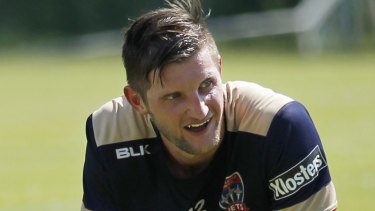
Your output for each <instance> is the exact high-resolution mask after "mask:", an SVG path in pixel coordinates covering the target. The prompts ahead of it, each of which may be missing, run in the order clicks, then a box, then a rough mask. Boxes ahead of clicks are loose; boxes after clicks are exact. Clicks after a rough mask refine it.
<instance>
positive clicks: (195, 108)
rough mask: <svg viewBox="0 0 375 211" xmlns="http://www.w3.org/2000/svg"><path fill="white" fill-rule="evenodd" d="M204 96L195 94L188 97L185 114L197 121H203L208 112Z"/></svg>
mask: <svg viewBox="0 0 375 211" xmlns="http://www.w3.org/2000/svg"><path fill="white" fill-rule="evenodd" d="M205 97H206V96H205V95H202V94H200V93H195V94H194V95H192V96H191V97H190V100H189V103H188V104H187V114H188V115H189V116H190V117H192V118H195V119H197V120H202V119H204V118H205V117H206V116H207V114H208V111H209V108H208V106H207V104H206V100H205Z"/></svg>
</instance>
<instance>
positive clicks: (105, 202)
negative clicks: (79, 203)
mask: <svg viewBox="0 0 375 211" xmlns="http://www.w3.org/2000/svg"><path fill="white" fill-rule="evenodd" d="M86 138H87V146H86V156H85V163H84V169H83V191H84V194H83V203H84V205H85V207H86V208H88V209H90V210H109V211H112V210H114V211H115V210H119V209H117V208H115V207H114V204H115V203H114V199H113V197H112V190H111V189H110V185H109V183H108V179H107V178H106V176H105V172H106V170H105V168H104V165H103V163H102V162H101V161H100V156H99V154H98V151H97V146H96V142H95V138H94V133H93V128H92V116H90V117H89V118H88V119H87V122H86Z"/></svg>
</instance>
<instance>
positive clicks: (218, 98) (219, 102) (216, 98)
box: [206, 89, 224, 110]
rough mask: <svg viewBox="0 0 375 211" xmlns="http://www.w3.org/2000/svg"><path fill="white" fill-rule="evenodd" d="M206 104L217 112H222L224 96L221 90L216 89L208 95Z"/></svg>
mask: <svg viewBox="0 0 375 211" xmlns="http://www.w3.org/2000/svg"><path fill="white" fill-rule="evenodd" d="M206 102H207V104H208V105H211V106H213V107H214V108H215V110H222V108H223V107H224V96H223V91H222V90H221V89H215V90H213V91H212V92H211V93H210V94H208V95H207V98H206Z"/></svg>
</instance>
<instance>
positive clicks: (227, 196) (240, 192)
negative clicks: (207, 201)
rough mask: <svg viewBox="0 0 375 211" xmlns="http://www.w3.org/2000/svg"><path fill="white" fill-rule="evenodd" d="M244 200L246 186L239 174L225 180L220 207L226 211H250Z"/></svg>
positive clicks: (236, 173)
mask: <svg viewBox="0 0 375 211" xmlns="http://www.w3.org/2000/svg"><path fill="white" fill-rule="evenodd" d="M243 200H244V185H243V181H242V178H241V175H240V174H239V173H238V172H235V173H233V174H232V175H230V176H228V177H226V178H225V182H224V187H223V192H222V194H221V198H220V201H219V205H220V207H221V208H222V209H223V210H226V211H249V208H247V207H246V204H245V203H243Z"/></svg>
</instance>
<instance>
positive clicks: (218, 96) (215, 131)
mask: <svg viewBox="0 0 375 211" xmlns="http://www.w3.org/2000/svg"><path fill="white" fill-rule="evenodd" d="M218 63H219V65H218ZM154 74H158V73H155V72H153V73H151V74H150V75H149V80H150V81H151V82H152V85H151V88H150V89H149V90H148V91H147V95H146V97H147V106H146V107H147V110H148V112H149V114H150V115H151V118H152V120H153V122H154V124H155V125H156V126H157V128H158V129H159V132H160V135H161V137H162V139H163V142H164V143H165V144H166V145H169V146H173V147H174V148H175V149H177V150H178V151H182V152H184V153H188V154H190V155H204V154H205V153H208V152H211V151H213V150H214V149H216V148H217V146H218V145H219V143H220V141H221V139H222V134H223V130H224V129H223V110H224V90H223V86H222V81H221V61H220V62H218V61H213V59H212V56H211V54H210V52H209V51H208V50H207V49H205V48H204V49H202V50H201V51H200V52H198V53H197V54H196V55H194V56H193V57H192V58H190V59H189V60H187V61H185V62H183V63H172V64H169V65H167V66H166V67H165V69H164V70H163V73H162V80H163V83H162V84H161V83H160V81H159V76H158V75H154ZM154 76H155V77H154Z"/></svg>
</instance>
